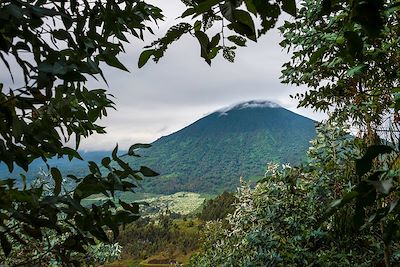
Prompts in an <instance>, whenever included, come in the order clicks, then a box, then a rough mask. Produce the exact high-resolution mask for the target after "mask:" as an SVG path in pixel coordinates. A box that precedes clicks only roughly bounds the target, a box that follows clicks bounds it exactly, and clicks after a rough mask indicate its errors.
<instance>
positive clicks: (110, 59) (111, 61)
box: [103, 54, 129, 72]
mask: <svg viewBox="0 0 400 267" xmlns="http://www.w3.org/2000/svg"><path fill="white" fill-rule="evenodd" d="M103 57H104V61H105V62H106V63H107V64H108V65H109V66H111V67H115V68H118V69H120V70H124V71H127V72H129V70H128V69H127V68H126V67H125V66H124V65H123V64H122V63H121V62H120V61H119V60H118V58H117V57H116V56H114V55H112V54H103Z"/></svg>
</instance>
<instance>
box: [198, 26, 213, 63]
mask: <svg viewBox="0 0 400 267" xmlns="http://www.w3.org/2000/svg"><path fill="white" fill-rule="evenodd" d="M194 35H195V36H196V38H197V40H198V41H199V44H200V56H201V57H202V58H204V60H205V61H206V62H207V63H208V65H211V59H210V57H209V56H208V46H209V43H210V41H209V39H208V36H207V34H205V33H204V32H202V31H196V32H195V33H194Z"/></svg>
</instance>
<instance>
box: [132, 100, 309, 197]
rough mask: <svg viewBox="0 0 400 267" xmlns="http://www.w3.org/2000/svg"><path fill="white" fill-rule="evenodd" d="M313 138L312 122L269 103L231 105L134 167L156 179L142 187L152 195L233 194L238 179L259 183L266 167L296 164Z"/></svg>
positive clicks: (159, 145) (146, 153) (158, 145)
mask: <svg viewBox="0 0 400 267" xmlns="http://www.w3.org/2000/svg"><path fill="white" fill-rule="evenodd" d="M314 136H315V126H314V121H312V120H310V119H308V118H306V117H303V116H300V115H298V114H295V113H293V112H291V111H289V110H286V109H284V108H282V107H280V106H278V105H277V104H275V103H272V102H268V101H249V102H244V103H241V104H237V105H234V106H232V107H229V108H224V109H221V110H218V111H216V112H214V113H212V114H210V115H208V116H205V117H204V118H201V119H199V120H198V121H196V122H194V123H193V124H191V125H189V126H187V127H185V128H183V129H181V130H180V131H178V132H176V133H173V134H171V135H168V136H165V137H162V138H160V139H158V140H157V141H155V142H154V143H153V144H152V147H151V148H149V149H146V150H143V151H140V154H141V155H142V156H143V157H142V159H141V160H140V163H141V164H142V165H145V166H152V168H153V169H154V170H156V171H157V172H159V173H160V174H161V176H159V177H155V178H150V179H146V180H145V181H144V182H143V185H144V186H145V188H146V189H147V190H148V191H149V192H153V193H174V192H178V191H194V192H207V193H221V192H222V191H223V190H231V191H234V190H235V188H236V187H237V186H238V185H239V178H240V177H241V176H242V177H243V178H244V179H255V178H257V177H258V178H261V177H262V176H263V175H264V173H265V170H266V165H267V163H268V162H276V163H290V164H299V163H301V162H302V160H304V159H305V153H306V151H307V148H308V147H309V142H310V140H311V139H312V138H313V137H314ZM130 160H132V159H130V158H128V157H127V158H126V161H127V162H129V161H130ZM133 160H134V162H135V164H137V159H136V158H135V159H133Z"/></svg>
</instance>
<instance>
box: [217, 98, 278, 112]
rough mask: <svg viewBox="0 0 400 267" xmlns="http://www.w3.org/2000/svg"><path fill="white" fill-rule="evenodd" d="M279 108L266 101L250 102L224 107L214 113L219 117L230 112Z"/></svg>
mask: <svg viewBox="0 0 400 267" xmlns="http://www.w3.org/2000/svg"><path fill="white" fill-rule="evenodd" d="M280 107H281V106H279V105H278V104H276V103H274V102H272V101H268V100H250V101H246V102H240V103H237V104H234V105H231V106H227V107H224V108H222V109H219V110H217V111H216V112H217V113H220V114H221V115H228V112H229V111H232V110H240V109H249V108H280Z"/></svg>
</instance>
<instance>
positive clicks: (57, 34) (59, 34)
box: [52, 29, 71, 40]
mask: <svg viewBox="0 0 400 267" xmlns="http://www.w3.org/2000/svg"><path fill="white" fill-rule="evenodd" d="M52 34H53V36H54V38H56V39H58V40H68V39H69V38H70V37H71V36H70V34H69V33H68V32H67V31H66V30H63V29H60V30H55V31H52Z"/></svg>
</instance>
